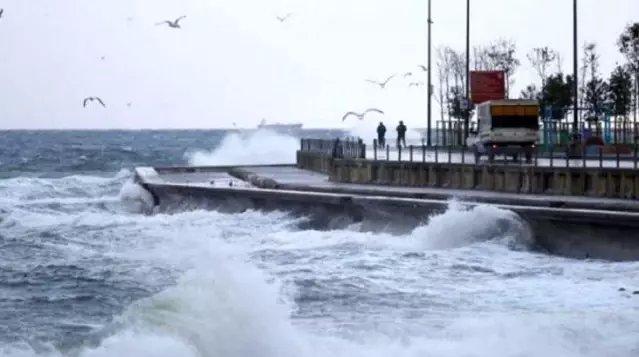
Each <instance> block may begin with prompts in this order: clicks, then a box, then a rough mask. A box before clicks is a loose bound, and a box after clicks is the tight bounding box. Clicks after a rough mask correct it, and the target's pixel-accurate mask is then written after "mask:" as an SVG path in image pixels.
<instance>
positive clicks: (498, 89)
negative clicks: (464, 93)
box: [470, 71, 506, 104]
mask: <svg viewBox="0 0 639 357" xmlns="http://www.w3.org/2000/svg"><path fill="white" fill-rule="evenodd" d="M501 99H506V75H505V73H504V71H471V72H470V101H471V102H472V103H473V104H479V103H483V102H485V101H487V100H501Z"/></svg>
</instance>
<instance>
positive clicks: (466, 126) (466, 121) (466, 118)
mask: <svg viewBox="0 0 639 357" xmlns="http://www.w3.org/2000/svg"><path fill="white" fill-rule="evenodd" d="M575 1H576V0H575ZM465 99H466V103H468V105H467V108H466V110H465V111H464V142H463V143H462V145H463V146H466V139H468V133H469V129H470V0H466V98H465Z"/></svg>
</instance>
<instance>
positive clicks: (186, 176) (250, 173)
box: [135, 156, 639, 260]
mask: <svg viewBox="0 0 639 357" xmlns="http://www.w3.org/2000/svg"><path fill="white" fill-rule="evenodd" d="M298 157H299V156H298ZM298 165H299V163H298ZM329 171H330V170H329ZM135 179H136V181H137V182H138V183H139V184H140V185H142V186H143V187H144V188H145V189H147V190H148V191H150V192H151V193H152V194H153V196H154V197H155V198H156V203H157V205H158V206H159V209H160V210H161V211H166V212H171V211H172V210H176V209H177V210H180V209H191V208H206V209H214V210H219V211H222V212H243V211H245V210H249V209H258V210H265V211H271V210H286V211H289V212H291V213H292V214H295V215H299V216H303V217H306V218H307V219H306V220H305V221H304V223H301V224H305V225H306V227H309V228H313V229H334V228H344V227H346V226H347V225H349V224H352V223H360V224H361V229H362V230H366V231H372V232H379V231H390V232H391V233H407V232H410V231H411V230H412V229H414V228H415V227H417V226H418V225H421V224H426V223H427V222H428V219H429V217H430V216H432V215H433V214H437V213H442V212H444V211H446V210H447V209H448V207H449V200H450V199H451V198H456V199H457V200H458V201H459V202H460V203H461V204H462V205H464V206H466V207H468V208H469V209H471V208H472V207H475V206H477V205H478V204H479V203H489V204H491V205H494V206H495V207H497V208H501V209H504V210H508V211H511V212H513V213H514V214H516V215H515V216H514V217H516V218H513V219H516V220H519V221H521V222H522V224H524V226H525V227H527V228H526V229H528V230H530V234H532V236H533V237H534V239H533V240H532V241H531V245H533V246H535V247H537V248H538V249H543V250H548V251H550V252H552V253H556V254H561V255H566V256H572V257H576V258H585V257H591V258H602V259H609V260H637V259H639V240H638V239H636V238H635V235H636V234H635V232H636V229H637V228H639V204H636V203H635V202H634V201H631V200H621V199H615V198H596V197H578V196H562V197H558V196H556V195H554V196H549V195H533V194H524V193H509V192H490V191H482V190H457V189H452V188H448V189H440V188H432V187H417V186H414V187H406V186H397V185H374V184H368V185H361V184H352V183H342V182H334V181H331V176H330V175H329V174H322V173H318V172H313V171H309V170H305V169H300V168H298V167H295V166H290V165H271V166H242V167H228V166H227V167H175V168H149V167H140V168H137V169H136V170H135ZM223 180H228V182H234V184H232V185H228V184H222V185H219V182H220V181H222V182H224V181H223ZM212 182H215V184H213V183H212ZM509 222H510V221H509ZM460 223H463V224H472V222H460ZM496 224H497V223H496ZM503 224H505V223H504V222H502V223H500V224H498V225H499V226H503ZM512 224H514V223H513V222H510V223H507V224H506V225H512ZM522 229H523V228H522ZM522 234H523V233H522Z"/></svg>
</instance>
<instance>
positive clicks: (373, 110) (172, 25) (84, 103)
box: [0, 8, 428, 121]
mask: <svg viewBox="0 0 639 357" xmlns="http://www.w3.org/2000/svg"><path fill="white" fill-rule="evenodd" d="M3 15H4V9H3V8H0V20H1V19H2V17H3ZM291 15H292V14H291V13H288V14H286V15H283V16H275V18H276V19H277V20H278V21H279V22H285V21H286V20H288V18H289V17H290V16H291ZM185 18H186V16H180V17H178V18H176V19H175V20H173V21H171V20H165V21H161V22H158V23H156V24H155V25H156V26H159V25H165V24H166V25H167V26H168V27H170V28H174V29H181V28H182V27H181V26H180V21H182V20H184V19H185ZM129 20H131V18H129ZM101 59H102V60H104V59H105V57H104V56H102V57H101ZM417 67H418V68H419V69H420V70H421V71H422V72H427V71H428V68H427V67H426V66H424V65H418V66H417ZM397 76H398V74H397V73H396V74H393V75H391V76H389V77H388V78H386V79H385V80H384V81H381V82H380V81H376V80H372V79H367V80H366V81H367V82H369V83H372V84H375V85H377V86H379V88H381V89H385V88H386V85H388V83H389V82H390V81H391V80H392V79H394V78H396V77H397ZM412 76H413V72H412V71H409V72H406V73H404V75H403V77H404V78H408V77H412ZM423 84H424V83H423V82H410V83H409V84H408V86H409V87H419V86H422V85H423ZM90 102H97V103H98V104H99V105H101V106H102V107H103V108H106V104H104V101H103V100H102V98H100V97H97V96H89V97H86V98H84V99H83V100H82V107H83V108H86V107H87V104H88V103H90ZM127 106H129V107H130V106H131V103H130V102H129V103H127ZM368 113H379V114H382V115H384V111H383V110H381V109H377V108H368V109H366V110H365V111H363V112H361V113H357V112H354V111H349V112H346V113H345V114H344V116H343V117H342V121H344V120H346V118H348V117H349V116H355V117H357V118H358V119H359V120H362V119H364V117H365V116H366V115H367V114H368Z"/></svg>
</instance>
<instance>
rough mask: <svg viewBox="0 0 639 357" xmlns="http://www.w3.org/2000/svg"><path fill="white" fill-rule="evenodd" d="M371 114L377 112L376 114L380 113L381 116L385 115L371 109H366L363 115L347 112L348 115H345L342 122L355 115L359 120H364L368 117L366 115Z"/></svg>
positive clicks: (375, 109)
mask: <svg viewBox="0 0 639 357" xmlns="http://www.w3.org/2000/svg"><path fill="white" fill-rule="evenodd" d="M370 112H376V113H380V114H384V112H383V111H381V110H379V109H377V108H369V109H366V110H365V111H364V112H363V113H361V114H360V113H355V112H347V113H346V114H344V116H343V117H342V121H344V120H346V118H348V117H349V116H350V115H354V116H356V117H357V119H359V120H362V119H364V117H365V116H366V114H368V113H370Z"/></svg>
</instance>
